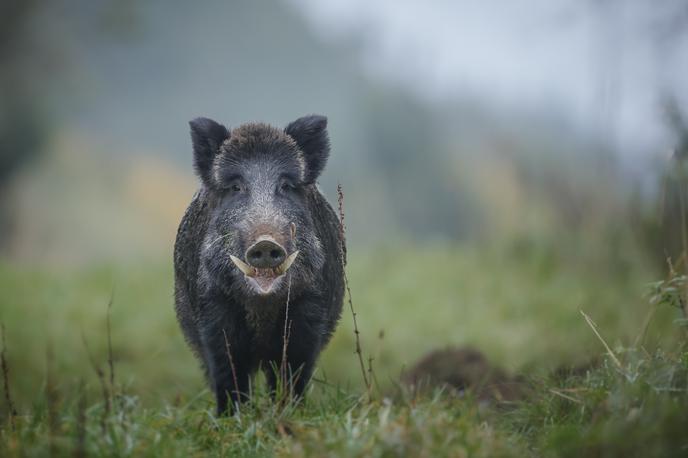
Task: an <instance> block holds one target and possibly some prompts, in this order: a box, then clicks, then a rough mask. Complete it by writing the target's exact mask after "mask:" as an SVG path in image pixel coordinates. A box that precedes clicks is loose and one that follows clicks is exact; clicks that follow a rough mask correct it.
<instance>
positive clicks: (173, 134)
mask: <svg viewBox="0 0 688 458" xmlns="http://www.w3.org/2000/svg"><path fill="white" fill-rule="evenodd" d="M426 3H427V2H424V3H423V4H426ZM366 5H367V4H366V2H362V1H352V2H342V1H332V2H316V1H315V0H312V1H311V0H289V1H280V0H266V1H261V2H251V1H232V2H223V1H219V0H209V1H207V2H203V3H202V4H199V3H191V2H162V1H161V0H152V1H149V2H133V1H112V0H95V1H90V2H83V1H77V0H52V1H45V2H37V1H19V0H9V1H5V2H3V3H2V5H1V6H0V68H1V69H2V71H1V72H0V253H1V256H2V258H1V259H2V262H1V265H2V268H1V269H0V285H2V288H1V289H2V291H3V294H2V295H1V296H0V320H2V321H4V322H5V325H6V327H7V335H8V342H9V343H10V347H15V349H16V348H17V347H20V348H22V351H23V352H24V356H22V357H19V356H18V355H16V354H15V355H13V354H12V353H10V358H12V359H15V360H16V361H13V364H12V367H14V368H15V369H14V376H15V377H18V378H21V380H24V381H25V383H22V384H20V386H21V387H22V390H23V391H24V394H25V395H26V398H29V397H30V395H29V393H31V390H32V389H35V388H36V387H37V386H38V385H40V383H41V380H42V379H41V377H42V374H43V370H44V349H45V346H46V345H47V342H48V340H51V339H52V341H53V342H56V343H59V344H58V345H59V346H61V347H64V352H58V354H60V355H62V356H59V357H60V358H62V359H61V363H62V364H63V365H64V369H65V371H67V370H68V369H69V370H73V369H75V368H76V367H79V366H83V365H84V364H85V361H84V355H83V348H82V345H81V337H80V333H81V332H82V331H81V330H82V329H83V330H84V332H85V334H86V335H87V336H88V338H89V339H90V340H92V341H93V344H92V345H93V347H94V348H95V349H96V350H98V351H102V344H103V343H104V342H103V341H102V332H101V331H102V325H101V323H102V320H103V317H104V311H105V306H106V304H107V302H108V298H109V296H110V294H111V292H112V290H113V288H114V291H115V304H114V309H113V318H114V322H113V324H114V326H113V337H114V338H115V342H119V343H116V345H115V347H116V350H117V351H116V357H117V359H118V363H119V364H120V366H121V367H122V371H123V372H124V373H125V374H127V376H130V377H135V378H137V380H141V383H140V384H139V389H140V390H142V391H145V390H147V389H149V390H151V392H152V391H153V387H159V386H164V387H165V388H164V389H163V391H162V392H159V393H157V394H156V396H157V395H160V396H166V395H173V394H174V393H176V392H178V391H179V390H181V391H185V390H187V389H188V386H194V387H199V386H200V380H199V379H200V375H199V373H197V371H196V367H195V365H194V363H193V361H192V358H191V355H190V353H189V351H188V350H187V349H186V348H185V347H184V344H183V341H182V339H181V335H180V333H179V331H178V330H177V328H176V323H175V321H174V316H173V309H172V276H171V249H172V244H173V241H174V235H175V232H176V226H177V224H178V222H179V219H180V218H181V215H182V213H183V211H184V209H185V207H186V205H187V204H188V202H189V200H190V198H191V196H192V195H193V193H194V190H195V188H196V186H197V181H196V179H195V177H194V176H193V173H192V168H191V153H190V141H189V135H188V126H187V122H188V120H189V119H191V118H193V117H196V116H208V117H211V118H214V119H217V120H218V121H221V122H223V123H225V124H227V125H228V126H237V125H238V124H240V123H242V122H246V121H250V120H262V121H267V122H270V123H274V124H277V125H286V123H288V122H289V121H291V120H293V119H295V118H297V117H299V116H301V115H303V114H307V113H322V114H325V115H327V116H328V117H329V120H330V133H331V139H332V145H333V151H332V156H331V159H330V162H329V165H328V167H327V169H326V171H325V173H324V175H323V177H322V179H321V183H320V185H321V187H322V189H323V191H324V192H325V194H326V195H327V196H328V197H329V198H330V200H333V199H334V198H335V197H336V193H335V189H336V186H337V183H341V184H342V186H343V189H344V193H345V207H346V225H347V229H348V232H347V239H348V242H349V249H350V252H351V255H350V261H351V266H350V269H351V274H350V276H351V281H352V289H353V294H354V301H355V304H356V306H357V307H358V309H359V313H360V316H361V322H362V325H361V326H362V328H363V331H364V341H365V343H366V345H367V351H368V352H369V353H371V354H374V355H375V356H376V359H377V363H378V364H379V365H380V367H381V372H383V373H384V374H385V376H389V377H393V376H394V374H398V372H399V371H400V370H401V369H402V368H403V367H404V366H405V365H408V364H410V363H411V362H412V361H413V360H414V359H415V358H416V357H417V356H420V355H421V354H422V353H423V352H425V351H427V350H429V349H431V348H433V347H435V346H441V345H444V344H448V343H457V344H461V343H471V344H475V345H477V346H478V347H480V348H482V349H485V351H487V352H488V353H489V354H490V356H492V357H495V358H497V360H498V361H500V362H502V363H504V364H506V365H507V366H508V367H509V368H510V369H512V370H517V369H519V370H521V369H524V368H529V367H541V368H548V367H554V366H557V365H559V364H563V363H573V362H585V361H588V360H589V359H590V358H591V354H592V353H594V351H595V349H596V348H597V347H596V345H597V344H596V342H595V341H594V339H593V338H592V336H590V334H589V329H587V327H586V325H585V323H583V321H582V320H581V319H580V316H579V313H578V310H579V309H580V308H584V309H585V310H587V311H588V312H589V313H590V314H591V315H592V316H593V317H594V318H596V319H597V320H598V321H599V323H601V324H602V325H603V326H607V327H608V328H609V329H610V330H611V332H612V333H613V334H614V335H615V336H618V337H619V339H621V338H623V337H624V336H632V335H634V334H633V333H634V332H636V331H637V330H638V329H639V326H640V323H642V321H643V320H644V318H645V314H646V312H647V304H646V302H645V301H644V300H643V299H642V297H641V296H642V294H641V293H642V290H643V285H644V284H645V283H646V282H649V281H651V280H654V279H656V278H661V277H662V276H663V275H664V273H665V272H666V268H667V258H670V259H671V260H672V262H674V263H675V264H677V265H679V266H680V265H681V262H683V265H685V260H684V259H682V256H681V253H683V252H684V250H685V246H686V223H685V220H686V203H685V198H686V186H688V183H687V182H686V174H688V170H686V167H688V166H687V165H686V158H688V122H687V119H688V112H687V111H688V110H687V109H686V101H687V100H688V99H687V97H688V93H687V92H686V87H685V84H683V83H684V82H683V80H682V75H685V74H686V71H687V70H688V69H687V68H686V66H687V65H688V43H686V33H685V32H684V31H685V30H686V27H685V24H686V21H688V19H687V18H688V5H687V4H686V2H684V1H678V0H674V1H667V2H662V4H661V5H659V4H655V2H651V1H641V0H638V1H635V2H622V1H615V0H604V1H602V0H597V1H586V2H577V1H567V0H558V1H556V2H539V1H535V0H533V1H526V0H520V1H517V2H513V4H512V5H511V6H509V7H507V6H506V5H504V4H503V3H502V2H493V3H487V4H486V5H485V6H476V4H471V2H444V1H440V0H437V1H434V2H430V3H427V6H420V4H418V5H416V4H414V3H412V2H401V3H396V2H392V1H378V2H373V3H372V4H371V5H370V6H366ZM533 11H536V12H537V14H535V15H534V16H532V17H531V15H530V13H529V12H533ZM660 315H661V314H660ZM665 315H666V316H664V317H662V316H660V317H659V318H658V319H657V321H656V323H658V324H657V328H656V329H655V331H656V332H655V334H653V337H652V338H653V339H655V341H657V342H660V341H662V340H666V339H667V338H670V337H671V336H667V335H666V334H667V333H665V332H663V331H662V327H661V323H663V322H666V321H667V320H670V319H671V318H672V317H673V316H671V314H670V313H669V312H666V313H665ZM662 320H664V321H662ZM381 330H384V333H383V334H384V337H383V338H378V337H377V336H378V335H379V334H380V331H381ZM349 331H350V317H349V316H348V315H345V317H344V320H343V325H342V329H340V331H339V332H338V333H337V336H336V338H335V341H334V342H333V345H332V347H331V349H330V350H328V351H327V352H326V353H325V354H324V357H323V364H322V368H323V370H324V371H325V373H326V374H327V373H329V374H330V375H331V376H332V377H334V378H335V379H336V380H338V381H350V380H352V379H353V378H354V377H355V373H354V368H355V360H354V359H353V356H352V355H351V354H350V352H351V349H352V341H351V339H352V335H351V333H350V332H349ZM591 352H592V353H591ZM153 361H156V364H155V365H152V364H151V362H153ZM157 362H160V365H159V367H158V364H157ZM151 366H155V370H152V369H151ZM66 373H69V372H66ZM352 374H353V375H352ZM186 384H188V386H187V385H186ZM15 385H16V384H15Z"/></svg>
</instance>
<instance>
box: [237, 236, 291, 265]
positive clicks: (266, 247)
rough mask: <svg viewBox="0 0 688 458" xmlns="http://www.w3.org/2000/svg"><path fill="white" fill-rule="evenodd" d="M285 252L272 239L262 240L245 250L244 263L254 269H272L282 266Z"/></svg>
mask: <svg viewBox="0 0 688 458" xmlns="http://www.w3.org/2000/svg"><path fill="white" fill-rule="evenodd" d="M286 258H287V251H286V250H285V249H284V248H283V247H282V245H280V244H278V243H277V242H275V241H274V240H272V239H269V238H264V239H262V240H259V241H257V242H256V243H254V244H253V245H251V246H250V247H248V250H246V262H247V263H248V264H249V265H250V266H251V267H255V268H256V269H274V268H276V267H279V266H280V265H282V263H283V262H284V260H285V259H286Z"/></svg>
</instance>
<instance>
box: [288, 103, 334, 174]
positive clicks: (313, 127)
mask: <svg viewBox="0 0 688 458" xmlns="http://www.w3.org/2000/svg"><path fill="white" fill-rule="evenodd" d="M284 131H285V132H286V133H287V135H289V136H290V137H291V138H293V139H294V140H295V141H296V143H297V144H298V145H299V148H301V151H303V154H304V156H305V159H306V176H305V182H306V183H308V184H310V183H313V182H314V181H315V180H316V179H317V178H318V176H319V175H320V172H322V171H323V169H324V168H325V163H326V162H327V158H328V157H329V155H330V138H329V136H328V135H327V118H326V117H325V116H320V115H310V116H304V117H303V118H299V119H297V120H296V121H294V122H292V123H290V124H289V125H288V126H287V127H286V129H284Z"/></svg>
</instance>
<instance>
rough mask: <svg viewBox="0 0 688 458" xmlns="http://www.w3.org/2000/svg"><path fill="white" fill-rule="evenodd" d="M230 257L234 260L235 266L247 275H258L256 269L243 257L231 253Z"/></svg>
mask: <svg viewBox="0 0 688 458" xmlns="http://www.w3.org/2000/svg"><path fill="white" fill-rule="evenodd" d="M229 259H231V260H232V262H233V263H234V265H235V266H237V268H238V269H239V270H240V271H242V272H243V273H244V275H246V276H247V277H255V276H256V270H255V269H254V268H253V267H251V266H249V265H248V264H246V263H245V262H244V261H242V260H241V259H239V258H237V257H236V256H232V255H231V254H230V255H229Z"/></svg>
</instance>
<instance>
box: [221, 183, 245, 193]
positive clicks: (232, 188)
mask: <svg viewBox="0 0 688 458" xmlns="http://www.w3.org/2000/svg"><path fill="white" fill-rule="evenodd" d="M244 190H245V186H244V184H243V183H242V182H241V181H239V180H234V181H232V182H230V183H229V185H228V186H226V187H225V191H226V192H227V193H228V194H230V195H234V194H240V193H242V192H244Z"/></svg>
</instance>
